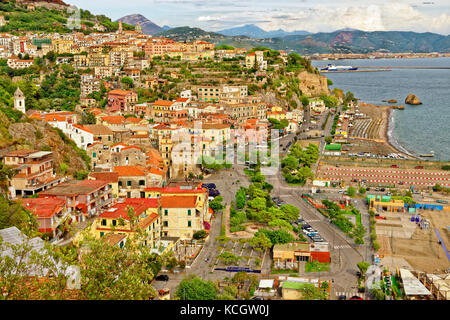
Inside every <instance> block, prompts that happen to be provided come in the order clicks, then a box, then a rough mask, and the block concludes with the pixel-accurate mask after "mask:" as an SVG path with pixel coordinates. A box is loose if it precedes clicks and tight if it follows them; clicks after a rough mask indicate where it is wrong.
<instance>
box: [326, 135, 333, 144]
mask: <svg viewBox="0 0 450 320" xmlns="http://www.w3.org/2000/svg"><path fill="white" fill-rule="evenodd" d="M325 142H326V143H327V144H330V143H332V142H333V137H332V136H327V137H325Z"/></svg>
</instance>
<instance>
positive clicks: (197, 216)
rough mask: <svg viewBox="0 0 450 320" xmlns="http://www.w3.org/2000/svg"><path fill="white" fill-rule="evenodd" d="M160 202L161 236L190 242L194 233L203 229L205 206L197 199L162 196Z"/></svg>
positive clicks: (182, 196) (183, 196)
mask: <svg viewBox="0 0 450 320" xmlns="http://www.w3.org/2000/svg"><path fill="white" fill-rule="evenodd" d="M160 201H161V218H162V234H163V236H165V237H179V238H180V239H181V240H190V239H192V237H193V235H194V233H195V232H197V231H200V230H203V229H204V226H203V217H204V215H205V213H204V212H203V211H204V210H203V209H204V208H205V206H202V205H201V204H200V203H199V201H198V197H196V196H186V195H177V196H162V197H161V198H160Z"/></svg>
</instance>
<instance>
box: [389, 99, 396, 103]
mask: <svg viewBox="0 0 450 320" xmlns="http://www.w3.org/2000/svg"><path fill="white" fill-rule="evenodd" d="M388 103H397V100H395V99H390V100H388Z"/></svg>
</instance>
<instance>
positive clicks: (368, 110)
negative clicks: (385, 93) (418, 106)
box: [359, 102, 418, 159]
mask: <svg viewBox="0 0 450 320" xmlns="http://www.w3.org/2000/svg"><path fill="white" fill-rule="evenodd" d="M395 107H396V106H390V105H374V104H370V103H364V102H361V103H360V104H359V109H360V111H361V112H362V113H364V114H367V115H368V116H369V117H371V118H372V119H374V120H375V119H382V120H383V122H382V124H381V126H380V133H379V134H380V137H379V138H380V140H381V141H382V142H381V143H383V144H384V145H386V146H388V147H389V148H390V149H392V152H394V153H399V154H401V155H403V156H405V157H408V158H415V159H418V158H417V157H415V156H414V155H412V154H410V153H408V152H407V151H406V150H404V149H402V148H401V147H400V146H398V144H397V142H396V141H394V138H393V133H392V130H393V129H394V123H393V121H394V120H393V112H394V109H395Z"/></svg>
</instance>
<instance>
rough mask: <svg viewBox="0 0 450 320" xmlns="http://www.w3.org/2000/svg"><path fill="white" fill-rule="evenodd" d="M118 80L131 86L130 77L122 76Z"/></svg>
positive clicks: (131, 80)
mask: <svg viewBox="0 0 450 320" xmlns="http://www.w3.org/2000/svg"><path fill="white" fill-rule="evenodd" d="M120 82H122V83H123V84H124V85H126V86H127V87H128V88H133V79H131V78H130V77H123V78H122V79H121V80H120Z"/></svg>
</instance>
